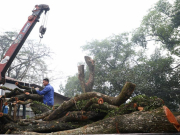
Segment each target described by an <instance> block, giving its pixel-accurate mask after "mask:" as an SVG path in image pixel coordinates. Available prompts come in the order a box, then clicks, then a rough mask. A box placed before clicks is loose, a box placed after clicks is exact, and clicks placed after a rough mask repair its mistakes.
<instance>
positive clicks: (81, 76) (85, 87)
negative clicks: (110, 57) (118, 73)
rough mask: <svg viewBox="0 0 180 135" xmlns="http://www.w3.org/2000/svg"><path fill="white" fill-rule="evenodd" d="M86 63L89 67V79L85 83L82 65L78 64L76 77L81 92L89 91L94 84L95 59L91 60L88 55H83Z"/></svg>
mask: <svg viewBox="0 0 180 135" xmlns="http://www.w3.org/2000/svg"><path fill="white" fill-rule="evenodd" d="M84 58H85V61H86V64H87V65H88V67H89V79H88V81H87V83H85V77H84V65H80V66H78V73H79V75H78V78H79V81H80V84H81V87H82V90H83V92H84V93H85V92H91V91H92V88H93V85H94V67H95V61H94V60H92V59H91V58H90V57H88V56H85V57H84Z"/></svg>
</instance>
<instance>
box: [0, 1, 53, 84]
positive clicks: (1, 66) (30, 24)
mask: <svg viewBox="0 0 180 135" xmlns="http://www.w3.org/2000/svg"><path fill="white" fill-rule="evenodd" d="M49 10H50V8H49V6H48V5H45V4H41V5H36V6H35V9H33V11H32V12H33V13H32V15H30V16H29V17H28V21H27V22H26V23H25V25H24V26H23V28H22V29H21V31H20V32H19V34H18V35H17V37H16V39H15V40H14V42H13V43H12V45H11V46H10V47H9V49H8V50H7V52H6V54H5V55H4V57H3V59H2V60H1V61H0V84H4V83H5V73H6V71H7V69H8V68H9V67H10V65H11V63H12V62H13V60H14V58H15V57H16V55H17V53H18V52H19V50H20V49H21V47H22V45H23V44H24V42H25V40H26V39H27V37H28V36H29V34H30V32H31V30H32V29H33V28H34V26H35V24H36V23H37V22H38V21H39V18H40V15H41V14H42V13H43V11H45V14H46V12H47V11H49Z"/></svg>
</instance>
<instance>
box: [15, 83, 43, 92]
mask: <svg viewBox="0 0 180 135" xmlns="http://www.w3.org/2000/svg"><path fill="white" fill-rule="evenodd" d="M15 84H16V86H18V87H19V88H21V89H25V91H26V92H29V93H30V92H31V94H36V93H37V92H36V90H35V88H33V87H27V86H23V85H20V84H19V83H18V82H16V83H15ZM42 89H43V88H42V87H40V88H39V90H42Z"/></svg>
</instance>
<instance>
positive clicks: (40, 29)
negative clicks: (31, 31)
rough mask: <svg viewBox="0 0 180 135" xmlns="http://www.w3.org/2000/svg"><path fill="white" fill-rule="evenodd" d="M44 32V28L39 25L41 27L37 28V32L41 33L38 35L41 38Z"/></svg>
mask: <svg viewBox="0 0 180 135" xmlns="http://www.w3.org/2000/svg"><path fill="white" fill-rule="evenodd" d="M45 32H46V28H44V26H43V25H41V27H40V28H39V33H41V35H39V37H40V38H43V35H44V34H45Z"/></svg>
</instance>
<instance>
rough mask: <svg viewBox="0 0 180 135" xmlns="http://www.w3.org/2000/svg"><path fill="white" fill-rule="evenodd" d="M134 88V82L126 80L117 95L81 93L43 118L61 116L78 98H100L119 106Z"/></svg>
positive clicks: (50, 118)
mask: <svg viewBox="0 0 180 135" xmlns="http://www.w3.org/2000/svg"><path fill="white" fill-rule="evenodd" d="M134 89H135V84H133V83H130V82H127V83H126V84H125V86H124V87H123V89H122V90H121V93H120V94H119V96H117V97H109V96H107V95H104V94H101V93H98V92H88V93H83V94H81V95H79V96H76V97H74V98H72V99H70V100H69V101H65V102H63V103H62V104H61V105H60V106H59V107H58V108H57V109H56V110H54V111H53V112H52V113H51V114H50V115H49V116H47V117H46V118H45V119H44V120H46V121H49V120H53V119H55V118H56V117H57V115H58V117H62V116H63V115H62V113H64V111H66V110H67V109H69V108H71V107H73V106H74V105H75V102H77V101H80V100H88V99H91V98H94V97H97V98H102V99H103V101H104V102H107V103H108V104H111V105H115V106H119V105H121V104H123V103H124V102H125V101H126V100H127V99H128V98H129V97H130V96H131V94H132V92H133V91H134Z"/></svg>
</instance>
